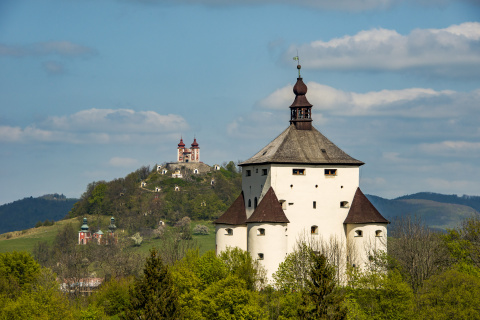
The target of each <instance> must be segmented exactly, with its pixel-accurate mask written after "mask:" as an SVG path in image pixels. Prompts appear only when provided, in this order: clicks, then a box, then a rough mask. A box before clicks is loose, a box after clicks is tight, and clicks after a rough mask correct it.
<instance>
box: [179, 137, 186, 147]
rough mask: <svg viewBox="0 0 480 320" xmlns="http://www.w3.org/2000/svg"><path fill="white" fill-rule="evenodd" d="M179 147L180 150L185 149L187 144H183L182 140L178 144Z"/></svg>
mask: <svg viewBox="0 0 480 320" xmlns="http://www.w3.org/2000/svg"><path fill="white" fill-rule="evenodd" d="M178 147H179V148H184V147H185V143H183V139H182V138H180V143H179V144H178Z"/></svg>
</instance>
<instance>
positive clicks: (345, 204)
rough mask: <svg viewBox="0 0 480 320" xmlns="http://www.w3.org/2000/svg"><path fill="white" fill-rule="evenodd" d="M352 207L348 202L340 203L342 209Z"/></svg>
mask: <svg viewBox="0 0 480 320" xmlns="http://www.w3.org/2000/svg"><path fill="white" fill-rule="evenodd" d="M348 207H350V205H349V204H348V201H341V202H340V208H348Z"/></svg>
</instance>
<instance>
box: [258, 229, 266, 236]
mask: <svg viewBox="0 0 480 320" xmlns="http://www.w3.org/2000/svg"><path fill="white" fill-rule="evenodd" d="M264 235H265V229H263V228H258V229H257V236H264Z"/></svg>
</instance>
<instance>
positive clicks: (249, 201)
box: [248, 199, 252, 208]
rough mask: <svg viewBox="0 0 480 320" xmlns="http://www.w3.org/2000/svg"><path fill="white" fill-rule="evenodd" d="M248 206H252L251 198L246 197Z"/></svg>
mask: <svg viewBox="0 0 480 320" xmlns="http://www.w3.org/2000/svg"><path fill="white" fill-rule="evenodd" d="M248 207H249V208H251V207H252V200H251V199H248Z"/></svg>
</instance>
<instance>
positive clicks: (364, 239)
mask: <svg viewBox="0 0 480 320" xmlns="http://www.w3.org/2000/svg"><path fill="white" fill-rule="evenodd" d="M357 231H361V233H362V235H361V236H359V235H358V233H357ZM377 231H379V233H377ZM347 242H348V244H349V246H351V247H352V248H354V250H355V254H354V255H352V256H351V257H350V259H349V263H350V264H351V265H353V264H355V267H357V268H360V269H364V268H365V266H366V265H367V264H368V263H369V256H370V255H372V254H373V253H374V252H375V251H376V252H379V251H386V250H387V225H386V224H385V223H372V224H360V223H359V224H348V225H347Z"/></svg>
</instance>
